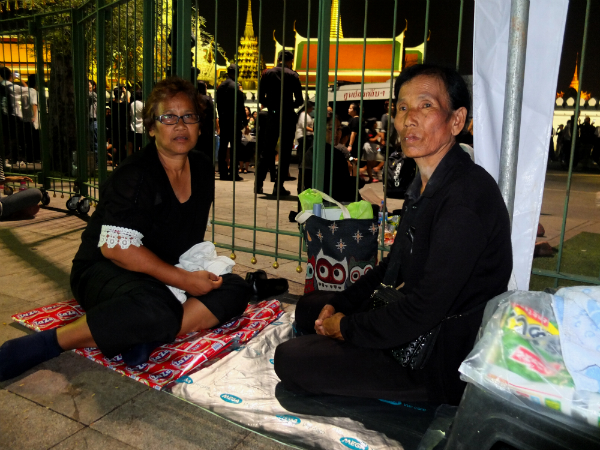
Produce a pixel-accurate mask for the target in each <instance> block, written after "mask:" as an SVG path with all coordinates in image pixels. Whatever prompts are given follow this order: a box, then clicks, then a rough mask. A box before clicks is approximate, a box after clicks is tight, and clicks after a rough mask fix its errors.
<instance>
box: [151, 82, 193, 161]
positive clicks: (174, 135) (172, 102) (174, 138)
mask: <svg viewBox="0 0 600 450" xmlns="http://www.w3.org/2000/svg"><path fill="white" fill-rule="evenodd" d="M162 114H176V115H178V116H183V115H185V114H196V109H195V108H194V105H193V103H192V101H191V100H190V99H189V98H188V97H187V95H185V94H183V93H179V94H177V95H176V96H175V97H172V98H168V99H166V100H164V101H162V102H160V103H159V104H158V108H156V114H155V115H156V116H160V115H162ZM199 135H200V124H199V123H194V124H186V123H183V119H181V118H180V119H179V122H177V123H176V124H175V125H165V124H163V123H161V122H159V121H158V120H155V121H154V124H153V125H152V128H151V129H150V136H153V137H154V138H155V141H154V142H155V143H156V148H157V149H158V151H159V152H160V153H162V154H164V155H166V156H176V155H187V153H188V152H189V151H190V150H191V149H193V148H194V146H195V145H196V141H197V140H198V136H199Z"/></svg>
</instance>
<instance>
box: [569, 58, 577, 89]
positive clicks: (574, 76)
mask: <svg viewBox="0 0 600 450" xmlns="http://www.w3.org/2000/svg"><path fill="white" fill-rule="evenodd" d="M577 58H579V53H577ZM577 58H576V59H575V73H574V74H573V79H572V80H571V85H570V86H569V87H572V88H573V89H575V90H576V91H579V78H578V77H577Z"/></svg>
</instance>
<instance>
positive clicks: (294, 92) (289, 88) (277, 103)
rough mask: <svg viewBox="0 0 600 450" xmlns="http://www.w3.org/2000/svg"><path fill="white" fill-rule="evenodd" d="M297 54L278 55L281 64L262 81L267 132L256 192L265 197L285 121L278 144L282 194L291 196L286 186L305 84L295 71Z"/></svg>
mask: <svg viewBox="0 0 600 450" xmlns="http://www.w3.org/2000/svg"><path fill="white" fill-rule="evenodd" d="M293 60H294V54H293V53H292V52H290V51H287V50H285V51H284V50H282V51H281V52H279V56H278V58H277V61H278V65H277V67H273V68H272V69H269V70H267V71H266V72H265V73H264V74H263V76H262V78H261V80H260V98H259V100H260V103H262V104H263V105H264V106H266V107H267V108H268V109H269V120H268V122H269V123H268V131H267V133H266V136H265V142H264V147H263V150H262V152H261V158H260V159H261V160H260V162H259V165H258V170H257V182H256V192H257V193H258V194H262V190H263V182H264V181H265V178H266V176H267V171H268V168H269V164H268V162H267V161H270V160H274V159H275V148H276V147H277V140H278V139H279V122H280V120H281V122H282V129H281V140H280V142H279V176H278V177H277V182H278V183H279V186H281V188H280V191H279V193H280V195H290V191H288V190H286V189H285V188H284V187H283V182H284V181H285V179H286V178H287V176H288V171H289V167H290V157H291V154H292V145H293V144H294V134H295V130H296V121H297V116H296V112H295V111H294V109H295V108H298V107H300V106H301V105H302V104H303V103H304V101H303V100H302V85H301V84H300V78H299V77H298V74H297V73H296V72H294V71H293V70H292V62H293ZM282 72H283V75H284V76H283V102H281V83H282ZM273 195H277V184H275V186H274V187H273Z"/></svg>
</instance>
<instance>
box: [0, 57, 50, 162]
mask: <svg viewBox="0 0 600 450" xmlns="http://www.w3.org/2000/svg"><path fill="white" fill-rule="evenodd" d="M38 97H39V95H38V91H37V81H36V75H35V74H30V75H28V77H27V80H25V79H23V78H22V77H21V75H20V74H19V72H14V73H13V71H12V70H10V69H9V68H8V67H0V102H1V108H2V130H3V133H2V141H3V144H4V149H5V155H4V158H5V159H4V161H3V163H4V168H5V169H12V168H15V169H25V168H27V166H28V164H33V163H35V162H38V163H39V162H40V159H41V154H40V134H39V128H40V112H39V109H38Z"/></svg>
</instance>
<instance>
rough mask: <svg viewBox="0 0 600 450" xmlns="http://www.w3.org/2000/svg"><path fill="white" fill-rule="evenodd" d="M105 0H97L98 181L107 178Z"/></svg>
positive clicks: (100, 181)
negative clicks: (103, 7)
mask: <svg viewBox="0 0 600 450" xmlns="http://www.w3.org/2000/svg"><path fill="white" fill-rule="evenodd" d="M102 6H104V0H96V73H97V75H96V77H97V78H98V80H97V81H96V92H97V94H98V103H97V107H96V123H97V125H98V155H97V157H98V183H102V182H103V181H104V180H106V177H107V173H106V110H105V103H106V15H107V14H108V12H107V11H104V10H102V9H100V8H102Z"/></svg>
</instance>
